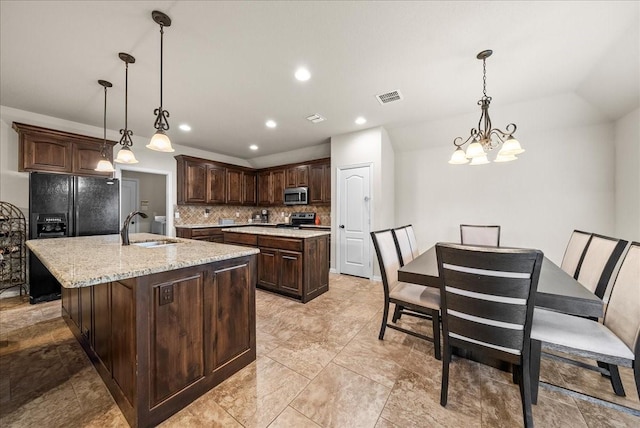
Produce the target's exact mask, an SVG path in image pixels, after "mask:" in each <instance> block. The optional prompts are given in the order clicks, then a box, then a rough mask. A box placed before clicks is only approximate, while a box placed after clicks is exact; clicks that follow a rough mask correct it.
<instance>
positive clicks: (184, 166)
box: [175, 155, 256, 205]
mask: <svg viewBox="0 0 640 428" xmlns="http://www.w3.org/2000/svg"><path fill="white" fill-rule="evenodd" d="M175 159H176V161H177V175H178V176H177V181H178V204H179V205H225V204H226V205H255V204H256V174H255V172H254V171H253V170H251V169H249V168H243V167H239V166H235V165H231V164H225V163H222V162H215V161H210V160H207V159H200V158H195V157H191V156H184V155H178V156H176V157H175Z"/></svg>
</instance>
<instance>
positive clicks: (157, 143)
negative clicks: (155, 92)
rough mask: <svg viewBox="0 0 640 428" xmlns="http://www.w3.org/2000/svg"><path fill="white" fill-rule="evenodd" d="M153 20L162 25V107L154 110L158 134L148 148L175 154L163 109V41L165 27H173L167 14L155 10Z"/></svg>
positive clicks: (155, 126)
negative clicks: (167, 132)
mask: <svg viewBox="0 0 640 428" xmlns="http://www.w3.org/2000/svg"><path fill="white" fill-rule="evenodd" d="M151 17H152V18H153V20H154V21H155V22H156V23H157V24H159V25H160V107H158V108H157V109H155V110H154V112H153V113H154V114H155V115H156V121H155V123H154V125H153V127H154V128H156V133H155V134H154V135H153V137H151V141H150V142H149V144H147V148H148V149H151V150H156V151H158V152H174V151H175V150H174V149H173V147H171V140H169V136H168V135H167V134H166V131H168V130H169V120H168V118H169V112H168V111H167V110H164V109H163V108H162V54H163V46H162V44H163V39H164V27H169V26H171V18H169V17H168V16H167V15H166V14H164V13H162V12H159V11H157V10H154V11H153V12H151Z"/></svg>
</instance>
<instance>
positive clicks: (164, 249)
mask: <svg viewBox="0 0 640 428" xmlns="http://www.w3.org/2000/svg"><path fill="white" fill-rule="evenodd" d="M129 239H130V241H131V243H132V244H135V243H137V242H149V241H158V240H165V239H166V240H170V241H171V242H175V244H173V245H166V246H160V247H156V248H154V247H150V248H144V247H140V246H137V245H128V246H123V245H122V244H121V243H120V242H121V241H120V235H102V236H81V237H77V238H56V239H37V240H30V241H27V247H29V249H30V250H31V251H32V252H33V253H34V254H35V255H36V256H38V258H39V259H40V261H41V262H42V263H43V264H44V265H45V266H46V267H47V269H49V271H50V272H51V273H52V274H53V276H54V277H55V278H56V279H57V280H58V281H60V284H62V286H64V287H67V288H78V287H88V286H91V285H96V284H101V283H104V282H110V281H117V280H120V279H127V278H135V277H138V276H144V275H149V274H152V273H158V272H165V271H169V270H174V269H180V268H184V267H189V266H197V265H201V264H206V263H212V262H217V261H221V260H227V259H233V258H236V257H242V256H248V255H252V254H257V253H259V250H258V249H257V248H251V247H243V246H238V245H228V244H216V243H213V242H202V241H195V240H191V239H181V238H173V237H169V236H162V235H154V234H151V233H132V234H131V235H130V237H129Z"/></svg>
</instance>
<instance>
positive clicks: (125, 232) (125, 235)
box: [120, 211, 148, 245]
mask: <svg viewBox="0 0 640 428" xmlns="http://www.w3.org/2000/svg"><path fill="white" fill-rule="evenodd" d="M136 214H137V215H139V216H140V217H142V218H147V217H148V215H146V214H145V213H143V212H142V211H133V212H131V213H129V215H128V216H127V218H126V219H124V224H123V225H122V229H120V236H122V245H129V225H130V224H131V220H133V218H134V217H135V216H136Z"/></svg>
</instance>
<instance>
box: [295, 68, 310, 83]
mask: <svg viewBox="0 0 640 428" xmlns="http://www.w3.org/2000/svg"><path fill="white" fill-rule="evenodd" d="M295 76H296V79H298V80H299V81H301V82H306V81H307V80H309V79H310V78H311V73H309V70H307V69H306V68H304V67H300V68H299V69H297V70H296V74H295Z"/></svg>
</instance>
